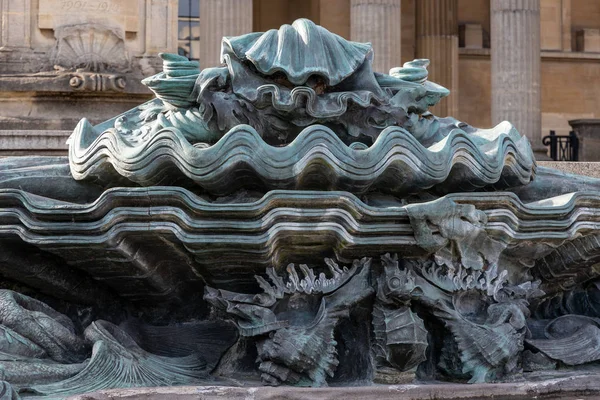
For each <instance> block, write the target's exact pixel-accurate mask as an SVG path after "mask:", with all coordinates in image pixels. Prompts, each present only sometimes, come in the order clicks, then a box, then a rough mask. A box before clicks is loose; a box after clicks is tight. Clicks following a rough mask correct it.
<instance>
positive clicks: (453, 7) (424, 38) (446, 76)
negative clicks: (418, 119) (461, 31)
mask: <svg viewBox="0 0 600 400" xmlns="http://www.w3.org/2000/svg"><path fill="white" fill-rule="evenodd" d="M416 16H417V19H416V45H417V48H416V50H417V58H428V59H429V60H430V61H431V64H430V65H429V68H428V69H429V77H428V79H429V80H430V81H432V82H435V83H439V84H440V85H442V86H444V87H446V88H447V89H449V90H450V96H449V97H446V98H445V99H443V100H442V101H441V102H440V103H439V104H438V105H436V106H435V107H433V108H432V109H431V112H433V113H434V114H435V115H438V116H441V117H445V116H448V115H451V116H456V115H457V112H458V0H418V1H417V3H416Z"/></svg>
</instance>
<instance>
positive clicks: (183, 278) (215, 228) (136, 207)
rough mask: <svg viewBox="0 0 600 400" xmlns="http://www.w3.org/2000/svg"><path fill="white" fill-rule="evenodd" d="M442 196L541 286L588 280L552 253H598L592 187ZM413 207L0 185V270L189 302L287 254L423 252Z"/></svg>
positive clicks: (319, 196)
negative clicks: (39, 191) (77, 193)
mask: <svg viewBox="0 0 600 400" xmlns="http://www.w3.org/2000/svg"><path fill="white" fill-rule="evenodd" d="M446 198H447V199H450V200H452V202H454V203H456V204H460V205H469V204H470V205H473V206H475V208H476V209H477V210H480V211H483V212H484V213H485V215H486V219H487V221H486V223H485V225H484V226H483V228H482V229H483V230H484V231H485V234H486V235H487V236H489V237H490V238H491V239H492V240H493V241H495V242H498V243H500V244H501V246H500V247H501V248H502V249H503V250H502V254H501V257H505V258H507V259H508V258H510V257H511V256H512V254H513V253H515V254H518V255H519V256H518V260H519V261H521V262H522V263H523V264H524V265H525V264H527V265H528V267H532V266H533V272H534V275H537V276H539V277H541V278H542V280H545V281H547V282H552V281H553V280H557V281H560V282H562V281H565V279H564V277H565V275H564V274H567V275H569V276H571V275H573V276H575V277H576V276H581V279H582V280H585V279H589V278H590V276H589V274H590V273H591V272H590V271H588V270H587V269H586V270H581V271H580V270H576V271H570V270H569V268H570V266H568V265H565V264H564V263H562V262H559V261H557V260H559V259H561V257H562V256H561V254H562V253H560V252H561V251H563V252H564V251H567V250H568V249H569V248H573V247H577V246H572V244H575V243H576V242H575V241H585V243H583V244H582V246H583V248H584V250H585V252H584V253H585V254H583V255H580V257H584V258H585V260H586V263H585V265H591V264H590V263H592V264H593V261H594V260H596V258H600V243H599V242H598V240H597V239H596V237H595V236H593V235H594V231H595V230H596V231H597V230H598V229H600V196H598V194H597V193H583V192H582V193H575V194H571V195H565V196H561V197H560V198H555V199H552V201H548V200H546V201H543V202H537V203H530V204H523V203H522V202H520V201H519V199H518V198H517V196H516V195H514V194H512V193H507V192H499V193H498V192H497V193H489V194H486V193H474V194H455V195H448V196H446ZM424 204H425V206H427V204H428V203H424ZM432 204H433V203H432ZM421 205H423V204H421ZM409 207H410V206H402V205H400V204H398V205H397V206H385V207H375V206H370V205H367V204H365V203H364V202H362V201H361V200H359V199H358V198H357V197H356V196H354V195H352V194H349V193H347V192H315V191H271V192H268V193H267V194H266V195H264V197H262V198H261V199H259V200H257V201H251V202H247V203H230V204H222V203H215V202H209V201H206V200H203V199H201V198H200V197H198V196H196V195H194V194H193V193H191V192H189V191H187V190H185V189H182V188H177V187H152V188H113V189H109V190H107V191H105V192H104V193H103V194H102V195H101V196H100V197H99V198H98V199H97V200H96V201H95V202H93V203H89V204H75V203H68V202H64V201H57V200H51V199H48V198H42V197H39V196H35V195H32V194H29V193H27V192H24V191H22V190H16V189H2V190H0V250H2V255H3V262H2V263H0V273H2V275H4V276H6V277H9V278H11V279H14V280H16V281H22V282H26V283H27V284H30V285H32V286H34V287H36V286H37V287H41V288H47V287H48V286H50V287H52V290H53V293H55V294H56V293H58V294H59V296H63V297H67V298H68V297H69V296H70V297H73V296H75V297H76V296H77V293H78V291H79V292H82V293H83V292H85V290H83V289H84V288H85V287H86V283H85V282H87V281H86V279H88V280H89V285H88V287H89V288H90V290H89V293H86V294H83V295H82V296H84V297H85V296H88V297H93V296H95V295H94V293H95V292H96V291H95V289H94V290H92V288H94V287H96V286H97V285H96V283H98V282H101V283H103V284H105V285H106V286H107V287H110V288H111V289H112V290H113V291H116V292H117V293H119V294H120V295H121V296H122V297H125V298H128V299H130V300H131V301H138V302H148V301H153V302H164V301H175V302H178V301H181V302H185V299H186V296H187V295H186V293H189V291H191V292H196V293H200V294H201V293H202V287H203V285H204V284H205V283H206V284H209V285H210V286H213V287H219V288H225V289H226V288H228V287H233V286H235V287H236V288H238V289H239V288H240V287H241V286H245V285H248V286H250V285H255V281H254V278H253V275H255V274H262V273H264V271H265V269H266V268H267V267H269V266H274V267H275V268H276V269H278V268H284V267H285V265H286V264H287V263H289V262H294V263H308V264H310V263H318V265H322V260H323V257H326V256H334V257H336V258H337V259H338V260H340V261H341V262H349V261H351V260H352V259H355V258H362V257H379V256H380V255H382V254H384V253H387V252H391V253H398V254H399V255H400V256H401V257H421V256H426V255H427V254H428V252H427V251H426V250H424V248H423V246H421V245H420V243H419V240H417V237H416V236H415V229H414V228H415V225H414V221H411V218H410V217H409ZM432 212H435V207H433V206H432ZM432 235H434V236H435V235H437V237H439V236H440V232H439V231H436V229H433V230H432ZM580 248H582V247H581V246H580ZM517 250H518V251H517ZM48 253H51V255H50V256H49V255H48ZM559 256H560V257H559ZM563 256H564V254H563ZM514 258H517V257H516V256H515V257H514ZM40 260H44V261H43V262H42V264H43V265H42V267H43V268H41V267H40V265H37V266H36V263H38V264H39V262H40ZM596 262H597V261H596ZM575 264H577V263H575ZM501 267H502V266H501ZM523 268H525V267H523ZM40 271H41V272H40ZM49 271H56V273H54V274H52V273H50V272H49ZM70 275H71V276H70ZM57 276H58V278H57ZM234 277H235V278H234ZM90 278H91V279H90ZM48 281H50V285H48ZM69 282H70V283H69ZM73 282H75V283H76V285H77V290H75V289H73V288H72V287H71V286H70V285H74V283H73ZM78 300H79V301H81V298H78Z"/></svg>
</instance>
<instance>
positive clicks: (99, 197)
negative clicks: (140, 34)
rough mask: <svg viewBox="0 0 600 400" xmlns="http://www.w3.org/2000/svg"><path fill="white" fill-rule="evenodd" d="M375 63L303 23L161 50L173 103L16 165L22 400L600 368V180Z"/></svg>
mask: <svg viewBox="0 0 600 400" xmlns="http://www.w3.org/2000/svg"><path fill="white" fill-rule="evenodd" d="M372 57H373V54H372V49H371V46H370V45H369V44H361V43H353V42H349V41H346V40H344V39H342V38H341V37H339V36H337V35H334V34H332V33H330V32H328V31H327V30H325V29H324V28H322V27H319V26H316V25H315V24H313V23H312V22H310V21H307V20H298V21H296V22H294V24H293V25H284V26H282V27H281V28H280V29H279V30H272V31H269V32H266V33H252V34H248V35H244V36H240V37H235V38H224V39H223V50H222V60H223V66H222V67H219V68H208V69H204V70H202V71H200V70H199V69H198V65H197V63H195V62H191V61H189V60H187V59H186V58H184V57H181V56H177V55H172V54H164V55H162V58H163V61H164V71H163V72H162V73H160V74H158V75H156V76H153V77H151V78H148V79H146V80H145V81H144V84H146V85H147V86H148V87H149V88H150V89H151V90H153V91H154V92H155V93H156V98H155V99H154V100H152V101H150V102H148V103H145V104H142V105H140V106H139V107H137V108H135V109H132V110H130V111H128V112H126V113H125V114H123V115H120V116H117V117H115V118H113V119H112V120H109V121H106V122H104V123H102V124H99V125H97V126H92V125H91V124H90V123H89V122H87V121H86V120H85V119H83V120H82V121H81V122H80V124H79V125H78V126H77V128H76V129H75V131H74V132H73V134H72V136H71V138H70V140H69V143H70V152H69V157H68V158H61V157H32V158H5V159H2V160H0V275H1V279H0V283H1V287H2V289H1V290H0V331H1V332H0V333H2V334H1V335H0V366H1V367H2V368H0V370H1V372H2V375H1V378H2V380H4V381H5V382H4V383H3V386H2V396H4V397H2V398H7V399H13V398H17V396H19V395H20V396H38V397H39V396H48V397H51V398H57V397H58V398H61V397H66V396H70V395H77V394H82V393H86V392H92V391H98V390H103V389H115V388H133V387H148V386H175V385H221V386H252V385H260V384H261V383H262V384H263V385H272V386H274V385H294V386H312V387H323V386H328V385H331V386H368V385H373V384H397V383H405V382H410V381H416V382H421V383H426V382H429V381H450V382H458V383H468V382H469V383H486V382H488V383H489V382H496V383H501V382H514V381H518V380H520V381H523V380H537V381H539V380H540V379H541V378H540V376H541V375H540V374H548V375H547V376H553V377H556V376H557V375H558V376H560V375H561V374H567V375H568V374H572V373H573V368H574V367H575V366H577V368H579V369H581V368H590V366H593V364H594V363H596V362H598V361H600V289H599V288H600V286H599V283H598V282H600V267H599V265H600V180H596V179H592V178H586V177H582V176H576V175H565V174H558V173H556V171H554V170H551V169H544V168H539V169H538V168H537V166H536V163H535V159H534V158H533V154H532V151H531V147H530V145H529V142H528V141H527V139H526V138H525V137H522V136H521V135H520V134H519V133H518V132H517V130H516V129H515V128H514V127H513V126H512V125H511V124H510V123H508V122H503V123H501V124H499V125H498V126H496V127H495V128H493V129H489V130H483V129H477V128H473V127H471V126H469V125H467V124H465V123H462V122H459V121H456V120H454V119H452V118H438V117H436V116H434V115H431V114H430V113H429V112H428V111H427V109H428V107H430V106H432V105H434V104H436V103H437V102H438V101H439V100H440V99H441V98H443V97H444V96H447V95H448V94H449V92H448V91H447V90H446V89H445V88H443V87H441V86H439V85H436V84H435V83H432V82H429V81H428V80H427V69H426V68H427V65H428V61H427V60H414V61H412V62H410V63H407V64H405V65H404V66H402V67H398V68H393V69H392V70H391V71H390V73H389V74H379V73H374V72H373V71H372V70H371V60H372ZM594 373H595V372H594V370H593V369H588V370H587V372H586V374H588V375H589V374H592V375H593V374H594ZM586 376H587V375H586ZM477 387H480V386H477ZM228 390H229V391H230V392H231V393H232V395H233V394H235V395H237V394H240V393H242V392H239V391H238V392H236V391H235V390H233V389H228ZM478 390H479V389H478ZM157 393H158V392H157ZM211 393H212V392H211ZM261 393H263V392H261ZM264 393H265V396H266V395H268V393H267V392H264ZM274 393H275V392H274ZM293 393H296V392H293ZM293 393H292V392H289V395H290V396H292V397H293V396H295V395H294V394H293ZM298 393H300V392H298ZM323 393H324V392H323ZM331 393H333V392H331ZM357 393H358V392H357ZM102 396H103V395H102Z"/></svg>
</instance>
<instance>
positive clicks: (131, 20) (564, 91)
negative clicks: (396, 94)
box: [0, 0, 600, 161]
mask: <svg viewBox="0 0 600 400" xmlns="http://www.w3.org/2000/svg"><path fill="white" fill-rule="evenodd" d="M0 13H1V16H2V19H1V21H2V22H1V30H0V45H1V47H0V101H1V102H2V103H1V104H2V105H1V106H0V155H8V154H65V153H66V145H65V144H64V142H65V140H66V138H67V137H68V135H69V131H70V130H72V129H73V128H74V126H75V125H76V123H77V122H78V120H79V119H80V118H81V117H83V116H85V117H86V118H88V119H89V120H91V121H92V123H97V122H101V121H102V120H104V119H107V118H110V117H112V116H114V115H116V114H118V113H120V112H123V111H125V110H127V109H129V108H131V107H134V106H135V105H137V104H139V103H141V102H143V101H145V100H146V99H148V98H150V97H151V94H150V93H149V91H148V90H146V89H145V88H144V87H143V86H142V85H141V84H140V82H139V81H140V80H141V79H142V78H143V77H144V76H149V75H152V74H155V73H157V72H158V71H160V62H159V59H158V57H157V55H158V53H159V52H178V53H179V54H183V55H186V56H188V57H189V58H192V59H197V60H199V62H200V65H201V67H202V68H204V67H210V66H215V65H218V64H219V51H220V42H221V37H222V36H234V35H240V34H243V33H248V32H251V31H265V30H268V29H272V28H278V27H279V26H280V25H282V24H285V23H291V22H292V21H294V20H295V19H297V18H302V17H303V18H310V19H311V20H313V21H314V22H316V23H318V24H320V25H323V26H324V27H325V28H327V29H329V30H330V31H332V32H335V33H337V34H339V35H341V36H343V37H345V38H348V39H351V40H355V41H363V42H366V41H370V42H372V44H373V47H374V51H375V61H374V65H375V69H376V70H377V71H380V72H387V71H389V69H390V68H392V67H395V66H400V65H402V63H404V62H406V61H409V60H412V59H414V58H429V59H431V65H430V67H429V71H430V79H431V80H433V81H435V82H437V83H440V84H442V85H444V86H445V87H447V88H449V89H450V90H451V92H452V93H451V95H450V96H449V97H448V98H447V99H445V100H444V101H443V102H442V103H441V104H440V105H438V106H436V108H435V109H433V110H432V111H433V112H434V113H435V114H436V115H439V116H446V115H452V116H454V117H456V118H457V119H459V120H462V121H465V122H468V123H469V124H471V125H474V126H478V127H491V126H492V125H494V124H496V123H498V122H500V121H502V120H505V119H506V120H510V121H511V122H513V123H514V124H515V125H516V127H517V128H518V129H519V131H520V132H521V133H522V134H525V135H527V136H528V137H529V139H530V140H531V142H532V145H533V147H534V149H535V150H536V153H537V154H538V156H540V157H541V156H543V155H545V154H546V153H547V152H548V154H550V153H549V150H548V148H547V147H545V146H544V144H543V143H542V138H543V137H544V136H546V135H548V134H549V133H550V131H551V130H552V131H554V132H555V136H556V137H560V136H567V135H569V132H570V131H572V130H576V136H577V137H578V139H579V145H580V146H579V159H580V160H585V161H599V160H600V131H599V129H600V123H599V122H598V121H597V120H596V118H600V95H599V94H600V1H598V0H81V1H79V0H0ZM569 121H571V124H570V123H569ZM553 140H554V142H560V140H563V142H564V141H565V140H567V141H568V138H566V139H565V138H563V139H553ZM550 141H551V140H550V139H547V140H546V142H548V143H549V142H550ZM558 145H559V146H558V147H559V148H558V150H557V152H558V153H559V154H558V155H556V154H555V156H556V157H558V158H560V153H561V152H560V143H558ZM565 146H566V148H567V150H568V147H569V143H566V145H565V143H563V147H565ZM563 153H564V152H563ZM563 156H564V154H563ZM571 156H572V154H571ZM568 157H569V155H567V156H566V158H568Z"/></svg>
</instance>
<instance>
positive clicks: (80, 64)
mask: <svg viewBox="0 0 600 400" xmlns="http://www.w3.org/2000/svg"><path fill="white" fill-rule="evenodd" d="M55 34H56V39H57V45H56V46H57V47H56V49H55V52H54V64H55V65H56V66H58V67H62V68H65V69H80V70H85V71H91V72H106V71H109V72H110V71H114V72H117V71H119V72H120V71H124V70H127V69H128V68H129V57H128V53H127V50H126V49H125V42H124V40H123V34H122V33H121V32H119V31H118V30H113V29H110V28H106V27H102V26H96V25H89V24H86V25H69V26H62V27H60V28H57V30H56V33H55Z"/></svg>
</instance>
